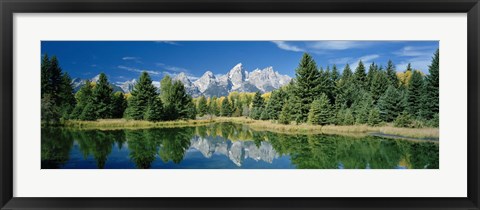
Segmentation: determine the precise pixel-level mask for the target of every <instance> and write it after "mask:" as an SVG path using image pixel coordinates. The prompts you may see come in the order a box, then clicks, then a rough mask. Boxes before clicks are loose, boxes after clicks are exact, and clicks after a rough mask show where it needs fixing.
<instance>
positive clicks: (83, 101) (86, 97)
mask: <svg viewBox="0 0 480 210" xmlns="http://www.w3.org/2000/svg"><path fill="white" fill-rule="evenodd" d="M75 98H76V101H77V104H76V105H75V108H74V109H73V111H72V113H71V114H70V118H72V119H80V115H82V112H83V110H84V109H85V106H87V104H88V103H91V102H92V101H93V86H92V84H91V83H90V81H88V80H87V81H86V82H85V84H84V85H83V86H82V87H81V88H80V90H79V91H78V92H77V93H76V94H75Z"/></svg>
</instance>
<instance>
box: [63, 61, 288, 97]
mask: <svg viewBox="0 0 480 210" xmlns="http://www.w3.org/2000/svg"><path fill="white" fill-rule="evenodd" d="M190 76H191V75H190ZM190 76H189V75H187V74H186V73H184V72H182V73H179V74H178V75H176V76H174V77H173V80H178V81H180V82H182V83H183V85H184V86H185V89H186V91H187V93H188V94H190V95H191V96H192V97H198V96H201V95H204V96H208V97H212V96H226V95H228V94H229V93H230V92H233V91H237V92H256V91H260V92H262V93H265V92H270V91H273V90H275V89H278V88H280V87H282V86H284V85H286V84H288V83H289V82H290V81H291V80H292V78H290V77H289V76H288V75H282V74H280V73H278V72H276V71H274V70H273V67H271V66H270V67H266V68H264V69H258V68H257V69H255V70H253V71H252V72H248V71H247V70H245V68H244V67H243V65H242V63H238V64H237V65H235V66H234V67H233V68H232V69H230V71H228V72H227V73H226V74H220V75H214V74H213V72H211V71H206V72H205V73H204V74H203V75H202V76H201V77H200V78H198V79H195V78H193V79H192V77H190ZM97 80H98V75H97V76H95V77H94V78H92V79H90V81H92V82H96V81H97ZM136 83H137V81H136V80H135V79H132V80H127V81H125V82H117V83H115V84H112V86H113V88H114V91H115V90H119V91H122V92H124V93H130V92H131V91H132V90H133V88H134V87H135V84H136ZM84 84H85V80H82V79H79V78H75V79H73V80H72V86H73V87H74V90H75V92H76V91H78V90H79V89H80V88H81V86H83V85H84ZM152 84H153V85H154V86H155V87H157V88H160V82H159V81H153V82H152Z"/></svg>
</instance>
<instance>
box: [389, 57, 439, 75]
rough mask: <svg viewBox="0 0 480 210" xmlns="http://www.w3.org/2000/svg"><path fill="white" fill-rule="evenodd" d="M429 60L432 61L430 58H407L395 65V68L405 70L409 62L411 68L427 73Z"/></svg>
mask: <svg viewBox="0 0 480 210" xmlns="http://www.w3.org/2000/svg"><path fill="white" fill-rule="evenodd" d="M431 62H432V61H431V60H430V59H422V58H419V59H407V60H405V61H402V62H401V63H399V64H397V65H395V68H396V69H397V71H405V70H406V69H407V65H408V64H409V63H410V65H412V68H413V69H415V70H420V71H422V72H424V73H428V66H429V65H430V64H431Z"/></svg>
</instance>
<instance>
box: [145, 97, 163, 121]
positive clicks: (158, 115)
mask: <svg viewBox="0 0 480 210" xmlns="http://www.w3.org/2000/svg"><path fill="white" fill-rule="evenodd" d="M144 119H145V120H148V121H154V122H158V121H161V120H162V119H163V103H162V100H161V99H160V97H159V96H156V97H155V98H154V99H153V101H152V103H150V104H149V105H148V107H147V110H146V111H145V116H144Z"/></svg>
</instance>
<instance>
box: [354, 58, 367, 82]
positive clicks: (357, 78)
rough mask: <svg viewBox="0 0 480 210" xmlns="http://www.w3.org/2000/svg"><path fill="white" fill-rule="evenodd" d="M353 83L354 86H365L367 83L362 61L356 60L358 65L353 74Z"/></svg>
mask: <svg viewBox="0 0 480 210" xmlns="http://www.w3.org/2000/svg"><path fill="white" fill-rule="evenodd" d="M353 78H354V83H355V86H356V87H359V88H365V87H366V84H367V74H366V73H365V66H364V65H363V62H362V61H359V62H358V66H357V68H356V69H355V73H354V75H353Z"/></svg>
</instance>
